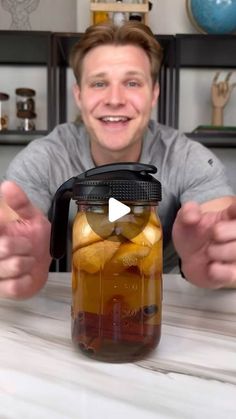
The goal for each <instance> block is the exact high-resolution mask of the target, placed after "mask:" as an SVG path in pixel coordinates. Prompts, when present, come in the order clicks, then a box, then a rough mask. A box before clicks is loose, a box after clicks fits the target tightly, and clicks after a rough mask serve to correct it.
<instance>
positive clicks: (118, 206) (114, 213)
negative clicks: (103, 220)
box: [108, 198, 130, 223]
mask: <svg viewBox="0 0 236 419" xmlns="http://www.w3.org/2000/svg"><path fill="white" fill-rule="evenodd" d="M129 212H130V207H128V206H127V205H125V204H122V202H120V201H118V200H117V199H115V198H109V201H108V220H109V221H110V222H111V223H112V222H113V221H116V220H119V218H121V217H124V215H126V214H129Z"/></svg>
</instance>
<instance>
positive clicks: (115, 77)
mask: <svg viewBox="0 0 236 419" xmlns="http://www.w3.org/2000/svg"><path fill="white" fill-rule="evenodd" d="M158 93H159V87H158V85H156V86H155V87H153V83H152V79H151V68H150V61H149V59H148V57H147V55H146V54H145V52H144V51H143V50H142V49H141V48H139V47H136V46H133V45H128V46H112V45H104V46H99V47H96V48H94V49H92V50H91V51H90V52H89V53H88V54H87V55H86V56H85V58H84V61H83V67H82V77H81V84H80V86H77V85H76V86H75V88H74V96H75V99H76V103H77V105H78V107H79V108H80V111H81V115H82V118H83V122H84V124H85V126H86V128H87V131H88V133H89V136H90V141H91V150H92V154H93V157H94V159H95V161H96V157H97V156H96V154H97V153H98V154H101V153H102V152H105V153H107V152H108V153H109V152H110V153H112V154H114V152H118V154H119V152H121V151H127V152H128V153H129V154H130V151H131V155H132V150H133V151H135V150H136V151H137V150H138V149H139V151H140V150H141V141H142V137H143V134H144V131H145V129H146V126H147V123H148V120H149V118H150V114H151V111H152V108H153V107H154V106H155V104H156V100H157V97H158Z"/></svg>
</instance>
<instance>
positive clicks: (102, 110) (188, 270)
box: [0, 22, 236, 298]
mask: <svg viewBox="0 0 236 419" xmlns="http://www.w3.org/2000/svg"><path fill="white" fill-rule="evenodd" d="M161 58H162V51H161V48H160V46H159V44H158V43H157V42H156V40H155V38H154V37H153V35H152V33H151V31H150V29H149V28H147V27H146V26H144V25H143V24H141V23H137V22H129V23H127V24H125V25H123V26H122V27H120V28H118V27H116V26H113V25H112V24H109V23H108V24H102V25H98V26H94V27H90V28H88V30H87V31H86V33H85V34H84V36H83V38H82V39H81V40H80V42H79V43H78V44H77V45H76V46H75V47H74V49H73V51H72V55H71V66H72V68H73V71H74V74H75V78H76V84H75V86H74V92H73V93H74V97H75V101H76V103H77V105H78V108H79V109H80V113H81V117H82V120H83V123H78V124H75V123H68V124H62V125H60V126H58V127H56V128H55V129H54V131H53V132H52V133H50V134H49V135H48V136H47V137H45V138H43V139H39V140H35V141H33V142H32V143H31V144H30V145H29V146H28V147H26V148H25V149H24V150H23V151H22V152H21V153H20V154H19V155H18V156H17V157H16V158H15V159H14V161H13V162H12V164H11V165H10V167H9V169H8V171H7V174H6V178H7V179H8V181H6V182H4V183H3V184H2V186H1V195H2V197H3V199H4V202H6V203H7V205H8V206H9V207H10V208H11V209H12V212H11V214H10V216H9V218H10V219H13V220H12V221H9V222H7V220H6V218H7V217H8V216H7V214H6V211H4V210H1V211H0V229H1V235H0V278H1V279H0V295H2V296H6V297H22V298H23V297H29V296H31V295H33V294H34V293H36V292H37V291H38V290H39V289H40V288H41V287H42V286H43V284H44V283H45V281H46V279H47V272H48V268H49V264H50V256H49V241H50V223H49V221H48V219H47V214H48V211H49V209H50V206H51V202H52V198H53V196H54V193H55V192H56V190H57V188H58V187H59V186H60V185H61V184H62V183H63V182H64V181H65V180H67V179H68V178H70V177H72V176H76V175H78V174H79V173H81V172H83V171H85V170H87V169H89V168H91V167H94V166H95V165H101V164H106V163H111V162H121V161H133V162H134V161H140V162H143V163H150V164H154V165H155V166H157V168H158V174H157V176H158V179H159V180H160V181H161V183H162V188H163V200H162V202H161V204H160V207H159V214H160V218H161V221H162V225H163V231H164V254H165V255H168V247H169V245H170V242H171V234H172V233H173V242H174V245H175V248H176V251H177V253H178V256H179V259H180V260H181V263H182V272H183V273H184V275H185V277H186V278H187V279H188V280H189V281H191V282H193V283H194V284H196V285H198V286H200V287H208V288H219V287H223V286H231V285H232V284H236V263H235V261H236V199H235V197H234V196H233V192H232V190H231V188H230V187H229V185H228V184H227V181H226V179H225V174H224V169H223V167H222V165H221V163H220V162H219V161H218V160H217V159H216V157H215V156H214V155H212V153H211V152H210V151H209V150H208V149H205V148H204V147H203V146H201V145H200V144H198V143H197V142H193V141H190V140H188V139H187V138H186V137H185V136H183V135H180V134H179V133H178V132H177V131H176V130H174V129H172V128H168V127H164V126H161V125H160V124H157V123H156V122H154V121H150V115H151V111H152V108H153V107H154V106H155V104H156V101H157V99H158V95H159V85H158V82H157V76H158V71H159V68H160V63H161ZM23 191H24V192H23ZM13 211H14V212H13ZM4 217H5V220H4Z"/></svg>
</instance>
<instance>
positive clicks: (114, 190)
mask: <svg viewBox="0 0 236 419" xmlns="http://www.w3.org/2000/svg"><path fill="white" fill-rule="evenodd" d="M156 172H157V168H156V167H155V166H153V165H148V164H143V163H133V162H129V163H114V164H108V165H103V166H98V167H95V168H93V169H90V170H88V171H86V172H84V173H83V174H81V175H79V176H78V177H77V178H75V182H74V185H73V194H72V198H73V199H75V200H77V201H102V202H104V201H105V202H106V201H108V200H109V198H111V197H113V198H115V199H117V200H119V201H124V202H134V201H136V202H137V201H138V202H141V203H148V204H150V203H157V202H158V201H161V183H160V182H159V181H158V180H157V179H155V178H154V177H153V176H151V173H156Z"/></svg>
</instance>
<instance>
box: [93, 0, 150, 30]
mask: <svg viewBox="0 0 236 419" xmlns="http://www.w3.org/2000/svg"><path fill="white" fill-rule="evenodd" d="M90 12H91V24H93V21H94V20H93V18H94V13H95V12H108V13H115V12H123V13H135V12H137V13H142V15H143V22H144V23H145V24H146V25H147V22H148V12H149V5H148V0H144V1H143V3H125V2H124V3H115V2H114V3H112V2H109V3H105V2H101V3H97V2H94V1H93V0H91V1H90Z"/></svg>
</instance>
